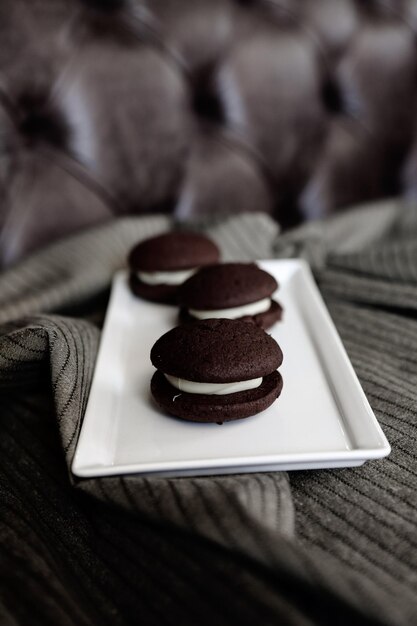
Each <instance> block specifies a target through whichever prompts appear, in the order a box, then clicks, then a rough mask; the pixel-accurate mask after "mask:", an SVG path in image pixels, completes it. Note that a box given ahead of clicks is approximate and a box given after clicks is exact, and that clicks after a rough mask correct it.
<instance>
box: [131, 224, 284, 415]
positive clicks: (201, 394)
mask: <svg viewBox="0 0 417 626" xmlns="http://www.w3.org/2000/svg"><path fill="white" fill-rule="evenodd" d="M219 260H220V253H219V250H218V248H217V246H216V245H215V244H214V243H213V242H212V241H211V240H210V239H208V238H207V237H205V236H203V235H201V234H197V233H191V232H177V233H168V234H165V235H160V236H158V237H153V238H151V239H147V240H146V241H143V242H141V243H139V244H138V245H137V246H135V247H134V248H133V250H132V251H131V253H130V255H129V258H128V264H129V269H130V277H129V284H130V288H131V290H132V292H133V293H134V294H135V295H136V296H138V297H142V298H145V299H147V300H151V301H153V302H159V303H169V304H175V305H177V306H178V307H179V314H178V323H179V325H178V326H177V327H175V328H173V329H172V330H170V331H169V332H168V333H165V334H164V335H163V336H162V337H160V338H159V339H158V340H157V341H156V343H155V344H154V346H153V348H152V350H151V361H152V364H153V365H154V366H155V368H156V370H157V371H156V372H155V374H154V375H153V378H152V381H151V392H152V395H153V397H154V399H155V401H156V403H157V404H158V405H159V407H160V408H161V409H162V410H163V411H164V412H165V413H167V414H169V415H173V416H176V417H179V418H182V419H185V420H191V421H197V422H217V423H219V424H221V423H223V422H226V421H231V420H236V419H242V418H245V417H249V416H250V415H254V414H256V413H259V412H261V411H263V410H264V409H266V408H267V407H268V406H270V405H271V404H272V403H273V402H274V401H275V400H276V399H277V397H278V396H279V395H280V393H281V389H282V378H281V375H280V374H279V372H278V371H277V368H278V367H279V366H280V365H281V363H282V352H281V349H280V347H279V346H278V344H277V343H276V341H275V340H274V339H273V338H272V337H271V336H269V335H268V334H267V333H266V332H265V330H266V329H268V328H270V327H271V326H272V325H273V324H275V323H276V322H277V321H279V320H280V319H281V318H282V307H281V306H280V304H279V303H278V302H276V301H275V300H274V299H273V294H274V292H275V291H276V290H277V288H278V284H277V282H276V280H275V278H274V277H273V276H271V275H270V274H268V273H267V272H265V271H264V270H262V269H260V268H259V267H258V266H257V265H256V264H254V263H220V262H219Z"/></svg>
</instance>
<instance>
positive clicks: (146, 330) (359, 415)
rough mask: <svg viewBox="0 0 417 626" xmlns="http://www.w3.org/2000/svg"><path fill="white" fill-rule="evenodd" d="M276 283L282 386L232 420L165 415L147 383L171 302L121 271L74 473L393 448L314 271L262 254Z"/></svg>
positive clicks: (263, 462)
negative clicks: (134, 288)
mask: <svg viewBox="0 0 417 626" xmlns="http://www.w3.org/2000/svg"><path fill="white" fill-rule="evenodd" d="M259 265H260V266H261V267H262V268H264V269H265V270H267V271H268V272H270V273H271V274H273V275H274V276H275V277H276V279H277V280H278V282H279V285H280V287H279V290H278V292H277V294H276V299H277V300H279V302H280V303H281V304H282V305H283V307H284V318H283V321H282V322H280V323H277V324H275V326H274V327H273V328H272V329H271V330H270V331H269V332H270V334H271V335H272V336H273V337H274V338H275V339H276V340H277V341H278V343H279V344H280V346H281V348H282V351H283V353H284V362H283V364H282V366H281V368H280V371H281V373H282V376H283V379H284V388H283V391H282V394H281V396H280V397H279V398H278V400H277V401H276V402H275V403H274V404H273V405H272V406H271V407H270V408H268V409H267V410H266V411H263V412H262V413H259V414H258V415H255V416H253V417H250V418H247V419H244V420H238V421H235V422H228V423H224V424H223V425H222V426H220V425H218V424H198V423H193V422H186V421H182V420H179V419H175V418H172V417H169V416H167V415H165V414H164V413H162V412H161V411H160V410H159V409H158V407H157V406H156V405H155V404H154V403H153V401H152V398H151V396H150V392H149V383H150V379H151V377H152V374H153V371H154V369H153V367H152V364H151V362H150V360H149V353H150V350H151V347H152V345H153V344H154V342H155V341H156V340H157V339H158V337H160V336H161V335H162V334H163V333H165V332H166V331H168V330H169V329H170V328H172V327H173V326H175V325H176V323H177V310H176V309H175V308H174V307H170V306H165V305H157V304H152V303H150V302H146V301H144V300H140V299H139V298H135V297H134V296H133V295H132V294H131V293H130V291H129V288H128V284H127V273H126V272H119V273H118V274H117V275H116V276H115V278H114V283H113V289H112V295H111V299H110V303H109V307H108V311H107V317H106V323H105V326H104V329H103V334H102V340H101V345H100V350H99V354H98V358H97V364H96V368H95V373H94V378H93V383H92V388H91V393H90V397H89V401H88V405H87V410H86V414H85V418H84V422H83V425H82V429H81V433H80V437H79V441H78V445H77V450H76V453H75V457H74V461H73V465H72V471H73V472H74V474H76V475H77V476H81V477H87V476H106V475H111V474H127V473H138V472H139V473H146V474H158V475H164V476H186V475H190V476H191V475H193V476H196V475H202V474H224V473H241V472H254V471H271V470H293V469H294V470H295V469H317V468H324V467H347V466H353V465H361V464H362V463H364V462H365V461H366V460H369V459H377V458H381V457H384V456H386V455H388V454H389V452H390V446H389V443H388V441H387V439H386V438H385V435H384V433H383V432H382V430H381V428H380V426H379V424H378V422H377V420H376V418H375V416H374V414H373V412H372V409H371V407H370V406H369V403H368V401H367V399H366V397H365V394H364V392H363V391H362V388H361V386H360V384H359V381H358V379H357V377H356V374H355V372H354V371H353V368H352V365H351V363H350V361H349V359H348V357H347V355H346V352H345V349H344V347H343V345H342V342H341V340H340V338H339V335H338V334H337V331H336V329H335V327H334V325H333V322H332V320H331V318H330V316H329V313H328V311H327V309H326V307H325V305H324V302H323V300H322V298H321V296H320V293H319V291H318V289H317V287H316V286H315V283H314V280H313V277H312V274H311V272H310V269H309V267H308V265H307V264H306V263H304V262H303V261H298V260H280V261H260V262H259Z"/></svg>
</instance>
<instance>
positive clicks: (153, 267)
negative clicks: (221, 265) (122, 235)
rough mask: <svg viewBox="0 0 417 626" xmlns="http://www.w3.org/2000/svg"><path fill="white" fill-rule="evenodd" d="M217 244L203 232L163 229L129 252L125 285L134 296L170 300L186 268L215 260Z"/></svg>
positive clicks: (217, 253)
mask: <svg viewBox="0 0 417 626" xmlns="http://www.w3.org/2000/svg"><path fill="white" fill-rule="evenodd" d="M219 254H220V253H219V250H218V248H217V246H216V245H215V244H214V243H213V242H212V241H211V240H210V239H208V238H207V237H205V236H204V235H200V234H198V233H191V232H174V233H165V234H163V235H158V236H157V237H152V238H150V239H146V240H145V241H142V242H140V243H139V244H137V245H136V246H135V247H134V248H133V249H132V250H131V252H130V254H129V257H128V265H129V268H130V276H129V285H130V288H131V290H132V292H133V293H134V294H135V295H136V296H140V297H141V298H145V299H146V300H152V301H154V302H164V303H169V304H173V303H174V302H175V301H176V294H177V291H178V288H179V286H180V285H181V283H182V282H183V281H184V280H186V279H187V278H188V277H189V275H190V274H189V273H187V270H191V271H193V270H195V268H197V267H200V266H202V265H209V264H211V263H216V262H217V261H218V260H219Z"/></svg>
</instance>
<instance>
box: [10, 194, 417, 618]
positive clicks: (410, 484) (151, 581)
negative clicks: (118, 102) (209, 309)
mask: <svg viewBox="0 0 417 626" xmlns="http://www.w3.org/2000/svg"><path fill="white" fill-rule="evenodd" d="M169 227H170V224H169V222H168V220H167V218H165V217H160V216H157V217H151V218H142V219H134V218H128V219H122V220H119V221H118V222H116V223H114V224H112V225H108V226H104V227H101V228H99V229H95V230H92V231H87V232H85V233H83V234H81V235H79V236H76V237H73V238H71V239H69V240H66V241H63V242H61V243H59V244H56V245H54V246H52V247H50V248H48V249H45V250H44V251H42V252H41V253H39V254H37V255H35V256H33V257H31V258H29V259H28V260H27V261H25V262H23V263H22V264H21V265H19V266H17V267H15V268H13V269H11V270H9V271H8V272H7V273H4V274H3V275H2V276H0V304H1V309H0V316H1V319H2V320H3V322H4V325H3V326H2V327H0V394H1V398H0V415H1V417H0V448H1V454H0V474H1V479H0V490H1V510H0V518H1V542H0V550H1V555H2V556H1V560H2V563H3V566H2V567H1V568H0V579H1V582H0V598H1V606H0V620H1V623H2V624H3V623H4V624H71V625H72V624H130V623H132V624H137V623H143V624H165V623H167V624H213V622H214V623H216V624H235V623H242V624H253V623H254V621H256V623H261V624H300V625H303V624H306V625H307V624H329V625H334V624H346V625H347V624H349V625H351V624H387V625H388V624H396V625H397V624H398V625H400V626H401V625H402V624H413V623H415V622H416V621H417V601H416V599H415V595H416V587H417V550H416V549H415V548H416V546H415V543H416V541H417V540H416V536H417V533H416V527H417V512H416V505H417V496H416V490H415V484H416V477H417V454H416V453H415V444H416V441H417V428H416V426H417V423H416V417H417V394H416V382H417V357H416V354H417V319H416V318H417V276H416V267H417V215H416V212H415V210H414V209H413V208H412V207H406V206H401V207H400V206H396V205H395V204H394V203H388V204H386V205H383V206H378V207H375V208H372V209H361V211H359V212H352V213H349V214H346V215H344V216H343V217H341V218H337V219H333V220H329V221H327V222H318V223H316V224H309V225H307V226H304V227H302V228H301V229H299V230H298V231H294V232H293V233H289V234H286V235H285V236H278V237H277V229H276V226H275V225H274V224H273V223H272V221H270V219H269V218H268V217H266V216H264V215H253V214H252V215H244V216H240V217H230V218H227V219H225V220H223V221H216V223H206V224H200V225H199V228H200V229H202V230H205V231H207V232H209V233H210V235H211V236H212V237H214V238H215V239H216V240H217V241H218V243H219V245H220V246H221V248H222V251H223V255H224V258H227V259H241V260H246V259H253V258H266V257H269V256H273V255H277V256H283V255H292V256H293V255H301V256H304V257H307V258H308V259H309V260H310V262H311V263H312V265H313V269H314V270H315V272H316V277H317V279H318V282H319V286H320V288H321V289H322V292H323V295H324V296H325V298H326V300H327V303H328V306H329V309H330V312H331V314H332V316H333V319H334V320H335V322H336V325H337V327H338V329H339V332H340V334H341V336H342V339H343V341H344V343H345V346H346V348H347V350H348V352H349V355H350V357H351V359H352V362H353V365H354V367H355V369H356V371H357V373H358V375H359V377H360V380H361V382H362V384H363V386H364V389H365V392H366V393H367V395H368V398H369V400H370V402H371V404H372V406H373V408H374V410H375V412H376V415H377V417H378V419H379V420H380V423H381V425H382V426H383V428H384V430H385V432H386V434H387V436H388V438H389V440H390V443H391V445H392V448H393V451H392V454H391V456H390V457H389V458H388V459H384V460H381V461H375V462H370V463H367V464H366V465H365V466H363V467H360V468H357V469H352V468H351V469H346V470H334V471H330V470H322V471H314V472H297V473H293V474H291V476H290V477H289V478H288V476H287V474H285V473H265V474H248V475H234V476H223V477H220V476H218V477H200V478H182V479H163V478H146V479H145V478H141V477H139V476H126V477H123V478H121V477H112V478H102V479H92V480H80V481H78V480H77V481H74V479H73V478H71V476H70V474H69V471H68V468H69V465H70V463H71V460H72V457H73V454H74V450H75V445H76V441H77V435H78V432H79V428H80V423H81V420H82V416H83V414H84V410H85V405H86V401H87V399H88V391H89V386H90V383H91V377H92V371H93V367H94V360H95V355H96V352H97V346H98V341H99V330H98V328H97V327H95V326H94V325H93V324H92V323H91V321H87V320H85V319H84V320H83V319H80V311H83V310H84V311H86V310H87V309H88V311H89V312H91V311H92V310H94V307H97V306H98V305H97V301H96V300H95V298H96V297H97V296H98V295H100V293H102V292H103V291H105V290H106V289H107V288H108V286H109V282H110V279H111V276H112V274H113V272H114V271H115V270H116V269H118V268H119V267H121V266H122V265H123V263H124V260H125V257H126V252H127V250H128V249H129V248H130V246H131V245H132V243H133V242H135V241H137V240H138V239H139V238H141V237H145V236H149V235H151V234H155V233H157V232H161V231H162V230H166V229H167V228H169ZM87 305H88V306H87ZM59 310H65V311H66V312H67V313H71V312H72V313H73V316H72V317H67V316H63V315H56V311H59ZM53 311H55V314H53V315H51V314H49V313H50V312H53ZM75 312H77V317H74V313H75ZM46 313H48V314H46ZM99 313H100V311H99ZM22 316H25V318H24V319H22ZM294 516H295V525H294Z"/></svg>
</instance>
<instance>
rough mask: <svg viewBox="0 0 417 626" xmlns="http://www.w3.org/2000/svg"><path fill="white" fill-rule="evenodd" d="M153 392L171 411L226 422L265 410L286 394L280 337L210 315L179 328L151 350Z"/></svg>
mask: <svg viewBox="0 0 417 626" xmlns="http://www.w3.org/2000/svg"><path fill="white" fill-rule="evenodd" d="M151 361H152V363H153V365H154V366H155V367H156V368H157V371H156V372H155V374H154V375H153V377H152V381H151V392H152V395H153V397H154V399H155V400H156V402H157V404H159V406H160V407H161V408H162V409H163V410H164V411H165V412H166V413H168V414H171V415H174V416H176V417H180V418H182V419H185V420H190V421H193V422H217V423H223V422H227V421H231V420H237V419H242V418H244V417H249V416H250V415H254V414H255V413H259V412H260V411H263V410H264V409H266V408H267V407H268V406H270V405H271V404H272V403H273V402H274V400H276V398H277V397H278V396H279V395H280V393H281V389H282V378H281V375H280V374H279V372H277V368H278V367H279V366H280V365H281V363H282V352H281V349H280V347H279V345H278V344H277V342H276V341H275V340H274V339H273V338H272V337H270V336H269V335H268V334H267V333H265V331H264V330H262V329H261V328H259V327H258V326H256V325H255V324H247V323H246V322H242V321H241V320H228V319H209V320H203V321H199V322H196V323H194V324H184V325H183V326H178V327H176V328H173V329H172V330H170V331H169V332H167V333H165V335H162V337H160V338H159V339H158V341H157V342H156V343H155V344H154V346H153V348H152V350H151Z"/></svg>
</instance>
